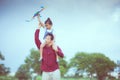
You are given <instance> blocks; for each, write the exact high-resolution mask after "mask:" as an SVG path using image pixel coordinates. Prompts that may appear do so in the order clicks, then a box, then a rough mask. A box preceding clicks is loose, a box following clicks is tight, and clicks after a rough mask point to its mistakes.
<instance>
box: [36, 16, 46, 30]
mask: <svg viewBox="0 0 120 80" xmlns="http://www.w3.org/2000/svg"><path fill="white" fill-rule="evenodd" d="M37 19H38V22H39V25H40V26H42V27H43V28H44V26H45V25H44V24H43V23H42V22H41V20H40V14H38V16H37Z"/></svg>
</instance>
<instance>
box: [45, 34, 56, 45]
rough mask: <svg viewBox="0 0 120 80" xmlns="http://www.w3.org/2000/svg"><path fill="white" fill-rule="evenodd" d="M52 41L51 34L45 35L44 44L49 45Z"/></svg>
mask: <svg viewBox="0 0 120 80" xmlns="http://www.w3.org/2000/svg"><path fill="white" fill-rule="evenodd" d="M53 40H54V36H53V34H51V33H48V34H47V35H46V37H45V42H46V44H48V45H49V44H51V42H52V41H53Z"/></svg>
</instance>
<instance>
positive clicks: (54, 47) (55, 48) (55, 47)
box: [52, 42, 58, 52]
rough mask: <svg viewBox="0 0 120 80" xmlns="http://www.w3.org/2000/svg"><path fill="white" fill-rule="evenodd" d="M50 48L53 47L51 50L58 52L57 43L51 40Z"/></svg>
mask: <svg viewBox="0 0 120 80" xmlns="http://www.w3.org/2000/svg"><path fill="white" fill-rule="evenodd" d="M52 48H53V50H55V51H56V52H58V48H57V45H56V44H55V43H54V42H52Z"/></svg>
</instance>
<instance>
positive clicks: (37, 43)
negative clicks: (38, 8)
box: [35, 29, 41, 49]
mask: <svg viewBox="0 0 120 80" xmlns="http://www.w3.org/2000/svg"><path fill="white" fill-rule="evenodd" d="M39 32H40V29H36V31H35V44H36V46H37V48H38V49H40V45H41V41H40V40H39Z"/></svg>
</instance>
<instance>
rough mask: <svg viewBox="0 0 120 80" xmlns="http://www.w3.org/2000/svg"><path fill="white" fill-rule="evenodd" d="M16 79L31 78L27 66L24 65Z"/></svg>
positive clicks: (24, 79)
mask: <svg viewBox="0 0 120 80" xmlns="http://www.w3.org/2000/svg"><path fill="white" fill-rule="evenodd" d="M15 77H16V78H18V79H19V80H29V79H30V78H31V74H30V72H29V69H28V68H27V65H26V64H22V65H21V66H20V67H19V68H18V70H17V72H16V74H15Z"/></svg>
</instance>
